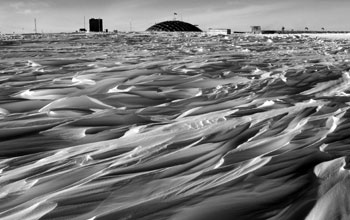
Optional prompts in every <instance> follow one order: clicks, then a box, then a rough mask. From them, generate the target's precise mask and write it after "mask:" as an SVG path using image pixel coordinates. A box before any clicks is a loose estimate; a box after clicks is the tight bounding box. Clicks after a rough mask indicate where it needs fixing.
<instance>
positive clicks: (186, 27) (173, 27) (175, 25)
mask: <svg viewBox="0 0 350 220" xmlns="http://www.w3.org/2000/svg"><path fill="white" fill-rule="evenodd" d="M146 31H167V32H202V30H201V29H199V28H198V27H196V26H195V25H193V24H190V23H186V22H183V21H177V20H176V21H164V22H161V23H157V24H155V25H153V26H151V27H150V28H148V29H147V30H146Z"/></svg>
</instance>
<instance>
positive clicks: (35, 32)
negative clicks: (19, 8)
mask: <svg viewBox="0 0 350 220" xmlns="http://www.w3.org/2000/svg"><path fill="white" fill-rule="evenodd" d="M34 31H35V34H37V33H38V31H37V29H36V18H34Z"/></svg>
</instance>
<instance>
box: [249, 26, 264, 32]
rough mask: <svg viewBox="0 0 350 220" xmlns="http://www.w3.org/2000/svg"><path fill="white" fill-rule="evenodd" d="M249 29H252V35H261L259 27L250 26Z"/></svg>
mask: <svg viewBox="0 0 350 220" xmlns="http://www.w3.org/2000/svg"><path fill="white" fill-rule="evenodd" d="M251 28H252V31H251V33H252V34H261V33H262V31H261V26H251Z"/></svg>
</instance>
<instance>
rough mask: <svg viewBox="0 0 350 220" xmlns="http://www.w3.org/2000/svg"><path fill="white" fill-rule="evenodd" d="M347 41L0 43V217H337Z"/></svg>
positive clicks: (349, 103)
mask: <svg viewBox="0 0 350 220" xmlns="http://www.w3.org/2000/svg"><path fill="white" fill-rule="evenodd" d="M349 49H350V42H349V40H348V39H342V38H340V39H335V38H331V39H327V38H314V37H308V36H302V35H298V36H293V35H290V36H289V35H281V36H279V35H276V36H252V35H231V36H227V37H206V36H200V35H197V34H167V33H165V34H150V33H148V34H145V33H144V34H119V35H86V36H85V35H81V36H72V35H51V36H46V37H44V38H41V39H33V40H15V41H13V42H8V41H6V42H5V41H3V42H1V43H0V58H1V59H0V158H1V159H0V219H2V220H7V219H9V220H10V219H56V220H59V219H78V220H80V219H81V220H85V219H96V220H97V219H101V220H102V219H144V220H154V219H172V220H175V219H176V220H212V219H220V220H225V219H240V220H242V219H243V220H244V219H247V220H248V219H249V220H251V219H255V220H259V219H267V220H280V219H283V220H295V219H307V220H322V219H324V220H332V219H349V218H350V211H349V210H350V209H349V200H350V190H349V187H350V185H349V184H350V175H349V167H350V166H349V164H348V162H349V157H348V155H349V154H350V138H349V137H350V136H349V128H350V110H349V107H350V97H349V96H350V93H349V91H350V90H349V88H350V76H349V69H350V61H349V59H350V57H349Z"/></svg>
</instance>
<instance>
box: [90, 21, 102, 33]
mask: <svg viewBox="0 0 350 220" xmlns="http://www.w3.org/2000/svg"><path fill="white" fill-rule="evenodd" d="M89 27H90V32H102V31H103V22H102V19H101V18H97V19H95V18H91V19H90V20H89Z"/></svg>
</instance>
